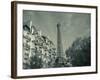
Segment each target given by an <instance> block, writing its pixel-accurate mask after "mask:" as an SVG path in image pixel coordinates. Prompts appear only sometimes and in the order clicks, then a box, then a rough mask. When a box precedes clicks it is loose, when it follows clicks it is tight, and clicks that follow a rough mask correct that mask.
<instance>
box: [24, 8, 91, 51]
mask: <svg viewBox="0 0 100 80" xmlns="http://www.w3.org/2000/svg"><path fill="white" fill-rule="evenodd" d="M90 18H91V15H90V14H87V13H69V12H66V13H63V12H43V11H31V10H23V24H28V22H29V21H30V20H32V22H33V25H34V26H35V27H36V28H37V29H38V30H41V31H42V34H43V35H46V36H48V37H49V39H50V40H52V41H53V43H54V44H55V47H56V46H57V23H61V36H62V45H63V50H64V52H65V50H66V49H68V47H70V46H71V44H72V43H73V41H74V40H76V38H78V37H88V36H89V35H90V26H91V25H90V24H91V23H90V21H91V19H90Z"/></svg>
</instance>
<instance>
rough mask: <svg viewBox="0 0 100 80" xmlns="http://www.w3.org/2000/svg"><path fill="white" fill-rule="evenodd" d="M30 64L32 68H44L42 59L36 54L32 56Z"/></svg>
mask: <svg viewBox="0 0 100 80" xmlns="http://www.w3.org/2000/svg"><path fill="white" fill-rule="evenodd" d="M29 66H30V68H31V69H36V68H42V59H41V58H39V57H38V56H36V55H35V56H32V57H31V58H30V65H29Z"/></svg>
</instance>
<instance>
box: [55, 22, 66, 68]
mask: <svg viewBox="0 0 100 80" xmlns="http://www.w3.org/2000/svg"><path fill="white" fill-rule="evenodd" d="M60 28H61V24H60V23H58V24H57V59H56V60H55V63H56V65H55V66H56V67H64V66H66V58H65V57H66V56H65V55H64V52H63V46H62V38H61V31H60Z"/></svg>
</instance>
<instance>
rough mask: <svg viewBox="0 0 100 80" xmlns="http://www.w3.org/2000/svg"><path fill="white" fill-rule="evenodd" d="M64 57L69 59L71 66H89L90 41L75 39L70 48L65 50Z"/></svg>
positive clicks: (88, 39) (87, 39)
mask: <svg viewBox="0 0 100 80" xmlns="http://www.w3.org/2000/svg"><path fill="white" fill-rule="evenodd" d="M66 56H67V57H70V62H71V64H72V66H90V65H91V41H90V37H88V38H84V39H82V38H77V39H76V40H75V41H74V42H73V44H72V46H71V47H70V48H69V49H68V50H66Z"/></svg>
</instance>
